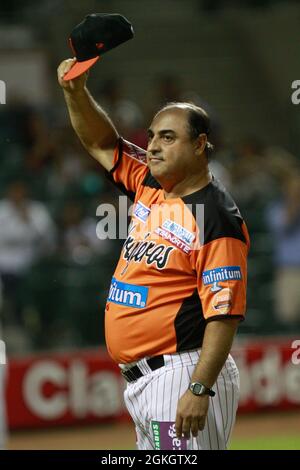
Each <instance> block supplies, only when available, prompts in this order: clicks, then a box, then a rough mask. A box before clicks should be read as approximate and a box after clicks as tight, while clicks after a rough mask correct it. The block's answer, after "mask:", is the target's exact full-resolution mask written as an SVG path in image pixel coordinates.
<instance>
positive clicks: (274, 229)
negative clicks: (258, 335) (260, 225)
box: [267, 171, 300, 325]
mask: <svg viewBox="0 0 300 470" xmlns="http://www.w3.org/2000/svg"><path fill="white" fill-rule="evenodd" d="M267 222H268V225H269V228H270V231H271V233H272V236H273V240H274V261H275V266H276V282H275V286H274V296H275V309H276V313H277V315H278V317H279V319H280V320H281V322H282V323H285V324H286V325H293V324H295V323H296V322H298V325H300V288H299V286H300V172H299V171H298V173H296V174H294V175H292V176H290V177H289V178H288V179H287V181H286V182H285V184H284V186H283V196H282V197H281V198H280V200H278V201H277V202H276V203H274V204H273V205H272V206H270V207H269V209H268V211H267Z"/></svg>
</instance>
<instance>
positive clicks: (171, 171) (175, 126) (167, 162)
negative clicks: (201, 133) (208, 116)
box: [147, 108, 198, 180]
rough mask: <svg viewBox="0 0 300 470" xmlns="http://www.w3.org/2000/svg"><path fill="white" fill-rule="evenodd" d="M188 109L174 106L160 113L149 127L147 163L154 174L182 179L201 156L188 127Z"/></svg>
mask: <svg viewBox="0 0 300 470" xmlns="http://www.w3.org/2000/svg"><path fill="white" fill-rule="evenodd" d="M187 117H188V115H187V111H186V110H185V109H181V108H172V109H169V110H166V111H162V112H161V113H159V114H158V115H157V116H156V117H155V118H154V120H153V121H152V124H151V126H150V129H149V131H148V135H149V140H148V147H147V163H148V166H149V168H150V171H151V173H152V175H153V176H154V178H158V179H160V178H163V179H175V180H178V179H179V180H180V179H181V177H184V176H185V175H186V174H187V173H188V172H189V171H192V170H191V169H192V168H193V165H194V164H195V162H196V160H197V158H198V157H197V155H196V153H195V151H196V144H195V141H193V140H191V138H190V135H189V131H188V121H187Z"/></svg>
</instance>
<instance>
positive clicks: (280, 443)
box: [230, 423, 300, 450]
mask: <svg viewBox="0 0 300 470" xmlns="http://www.w3.org/2000/svg"><path fill="white" fill-rule="evenodd" d="M299 428H300V423H299ZM230 450H300V434H298V435H293V434H291V435H290V436H287V435H285V436H271V437H269V438H267V437H257V438H251V439H233V440H232V443H231V446H230Z"/></svg>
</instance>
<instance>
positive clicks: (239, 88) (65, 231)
mask: <svg viewBox="0 0 300 470" xmlns="http://www.w3.org/2000/svg"><path fill="white" fill-rule="evenodd" d="M91 12H118V13H122V14H124V15H125V16H127V17H128V19H129V20H130V21H131V22H132V23H133V25H134V29H135V39H134V40H133V41H130V42H129V43H126V44H125V45H123V46H122V47H120V48H118V49H116V50H114V51H113V52H112V53H110V54H108V55H107V56H105V57H104V58H103V60H101V61H100V62H99V64H98V65H96V67H95V68H94V69H93V71H92V73H91V76H90V79H89V88H90V90H91V91H92V93H93V95H94V96H95V98H96V100H97V101H99V102H100V103H101V104H103V106H104V108H105V109H106V110H107V111H108V112H109V113H110V115H111V116H112V118H113V120H114V121H115V123H116V125H117V127H118V129H119V130H120V133H121V134H122V135H123V136H124V137H125V138H127V139H128V140H131V141H133V142H135V143H137V144H138V145H140V146H142V147H144V146H145V145H146V134H145V129H146V128H147V126H148V124H149V122H150V121H151V117H152V115H153V113H154V112H155V111H156V110H157V109H158V108H159V107H160V106H161V105H162V104H163V103H165V102H167V101H174V100H186V101H193V102H195V103H197V104H199V105H201V106H203V107H204V108H205V109H207V110H208V112H209V113H210V115H211V118H212V124H213V125H212V135H211V141H212V143H213V144H214V145H215V150H216V151H215V153H214V155H213V159H212V161H211V167H212V171H213V172H214V174H215V175H216V176H217V177H219V178H220V179H221V180H223V182H224V183H225V185H226V186H227V188H228V189H229V190H230V191H231V193H232V194H233V196H234V198H235V199H236V201H237V203H238V205H239V207H240V209H241V212H242V214H243V216H244V218H245V219H246V222H247V224H248V228H249V231H250V235H251V241H252V246H251V253H250V259H249V288H248V310H247V312H248V313H247V319H246V321H245V322H244V323H243V324H242V325H241V326H240V329H239V334H238V338H237V341H236V344H235V350H236V358H237V360H238V362H239V366H240V369H241V370H242V374H241V376H242V377H241V378H242V387H244V388H243V390H242V403H241V414H240V415H239V417H238V421H237V426H236V431H235V435H234V439H233V445H232V448H278V449H281V448H300V365H299V364H298V365H297V364H296V363H295V360H294V361H292V354H293V351H294V349H295V341H297V340H300V144H299V132H300V112H299V110H300V107H299V106H297V105H294V104H292V100H291V95H292V93H293V90H292V83H293V82H294V81H295V80H297V79H299V80H300V65H299V64H300V63H299V19H300V6H299V2H298V1H287V0H285V1H284V0H282V1H280V0H245V1H242V0H185V1H183V0H160V1H159V0H152V1H151V2H150V1H149V2H148V1H146V0H99V1H92V0H77V1H76V2H71V1H68V0H39V1H38V0H24V1H19V0H9V1H8V0H1V7H0V80H1V81H3V82H5V84H6V104H1V105H0V156H1V158H0V169H1V171H0V198H1V199H0V280H1V293H2V294H1V299H2V301H1V317H0V318H1V324H2V337H3V339H4V341H5V343H6V348H7V356H8V366H7V367H6V399H5V400H2V401H3V402H2V405H3V406H5V408H6V414H7V421H8V427H9V428H10V432H9V436H8V441H7V446H8V447H9V448H14V449H18V448H19V449H20V448H31V449H32V448H77V449H78V448H89V446H92V448H98V449H105V448H106V449H110V448H111V449H113V448H115V449H118V448H132V447H134V433H133V429H132V425H131V423H130V422H128V421H127V418H126V413H124V409H123V405H122V401H121V395H122V388H123V386H124V384H123V383H122V381H121V379H120V378H119V375H118V371H117V370H116V367H115V366H114V365H112V364H111V363H110V361H109V359H108V358H107V356H106V353H105V348H104V347H103V344H104V334H103V311H104V304H105V299H106V295H107V289H108V286H109V283H110V277H111V275H112V272H113V269H114V266H115V263H116V261H117V258H118V253H119V246H120V245H121V242H122V241H117V240H99V239H97V238H96V227H97V223H98V222H99V218H97V217H96V209H97V207H98V205H99V204H100V203H101V202H112V203H114V204H115V205H116V207H117V198H118V193H117V192H116V191H115V190H114V189H113V187H112V186H111V185H110V183H109V182H107V181H106V179H105V177H104V175H103V172H102V170H101V168H100V167H99V165H97V163H95V162H94V161H93V160H92V158H90V157H89V156H88V155H87V154H86V153H85V151H84V150H83V149H82V148H81V145H80V143H79V141H78V139H77V138H76V136H75V134H74V133H73V131H72V129H71V127H70V123H69V120H68V116H67V112H66V108H65V105H64V100H63V96H62V92H61V89H60V87H59V86H58V84H57V80H56V68H57V66H58V64H59V63H60V62H61V60H63V59H64V58H67V57H69V56H70V50H69V48H68V41H67V38H68V34H69V32H70V31H71V30H72V28H73V27H74V25H75V24H77V23H78V22H79V21H81V19H82V18H83V17H84V16H85V15H86V14H87V13H91ZM293 344H294V349H293V346H292V345H293ZM101 345H102V349H100V348H99V346H100V347H101ZM298 347H299V345H298ZM298 357H299V355H298ZM296 359H297V357H296ZM293 362H294V363H293ZM296 362H297V361H296ZM2 369H3V367H2ZM0 372H1V370H0ZM0 380H1V379H0ZM82 384H84V385H82ZM0 399H1V393H0ZM0 407H1V406H0ZM91 423H94V424H93V425H91ZM97 423H98V424H97ZM119 423H120V424H119ZM61 425H65V427H63V426H62V427H61ZM78 425H80V427H79V428H78ZM66 426H67V427H66ZM71 426H75V427H74V429H73V428H72V427H71ZM76 426H77V427H76ZM36 428H38V431H34V430H33V429H36ZM50 428H51V430H49V429H50ZM0 429H1V426H0ZM124 435H127V436H128V442H127V441H126V440H124ZM84 436H85V437H84ZM118 436H119V437H118ZM90 448H91V447H90Z"/></svg>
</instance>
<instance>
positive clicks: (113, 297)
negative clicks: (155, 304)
mask: <svg viewBox="0 0 300 470" xmlns="http://www.w3.org/2000/svg"><path fill="white" fill-rule="evenodd" d="M148 290H149V288H148V287H144V286H136V285H135V284H127V283H125V282H120V281H118V280H117V279H115V278H114V277H113V278H112V281H111V285H110V288H109V294H108V299H107V301H108V302H113V303H115V304H119V305H124V306H125V307H134V308H144V307H145V306H146V305H147V297H148Z"/></svg>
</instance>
